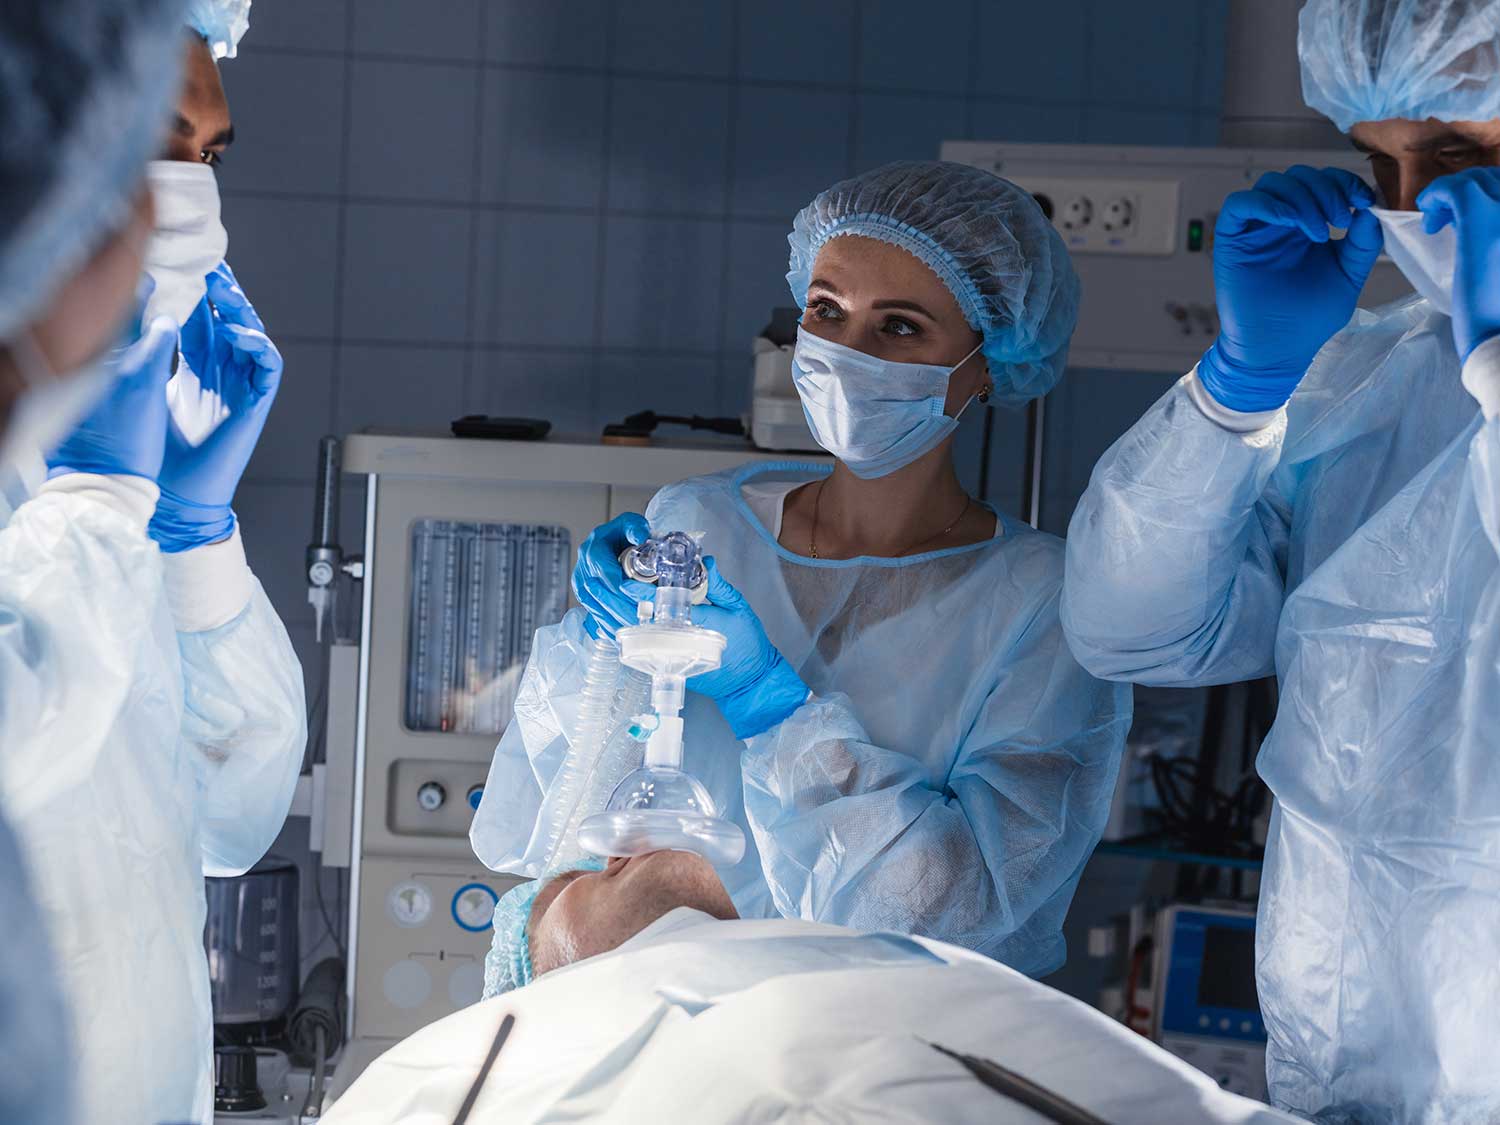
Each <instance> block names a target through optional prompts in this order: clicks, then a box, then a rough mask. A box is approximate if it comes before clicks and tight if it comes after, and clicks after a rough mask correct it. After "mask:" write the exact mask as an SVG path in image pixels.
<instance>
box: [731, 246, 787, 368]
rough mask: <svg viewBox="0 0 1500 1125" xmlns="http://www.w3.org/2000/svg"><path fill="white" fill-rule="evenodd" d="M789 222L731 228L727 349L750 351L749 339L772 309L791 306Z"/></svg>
mask: <svg viewBox="0 0 1500 1125" xmlns="http://www.w3.org/2000/svg"><path fill="white" fill-rule="evenodd" d="M791 228H792V224H791V222H790V221H787V222H781V223H760V222H735V223H732V224H730V228H729V265H728V270H727V274H728V279H729V284H728V289H727V291H726V297H725V301H724V348H725V350H726V351H728V352H731V353H736V352H737V353H739V354H742V355H749V354H750V341H751V340H753V339H754V338H755V337H756V336H757V335H759V334H760V330H761V329H762V328H764V327H765V326H766V324H767V322H769V321H770V319H771V310H772V309H774V308H778V307H784V306H790V305H792V304H794V303H795V302H794V301H793V300H792V294H791V290H789V289H788V288H787V284H786V268H787V255H788V247H787V241H786V236H787V233H788V232H789V231H790V230H791Z"/></svg>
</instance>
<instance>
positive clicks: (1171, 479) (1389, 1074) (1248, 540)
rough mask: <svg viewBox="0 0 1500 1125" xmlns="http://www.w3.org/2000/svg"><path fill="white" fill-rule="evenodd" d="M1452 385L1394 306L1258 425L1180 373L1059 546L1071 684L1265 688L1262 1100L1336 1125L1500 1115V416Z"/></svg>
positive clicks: (1429, 333) (1359, 321) (1450, 364)
mask: <svg viewBox="0 0 1500 1125" xmlns="http://www.w3.org/2000/svg"><path fill="white" fill-rule="evenodd" d="M1476 354H1477V353H1476ZM1459 373H1460V368H1459V361H1458V357H1457V355H1456V353H1455V352H1454V347H1453V341H1452V333H1451V330H1450V326H1449V323H1448V320H1447V319H1446V318H1445V317H1443V316H1441V315H1440V314H1438V313H1436V312H1435V311H1433V309H1432V308H1431V306H1430V305H1429V304H1428V303H1427V302H1426V301H1424V300H1421V299H1418V298H1408V299H1406V300H1404V301H1401V302H1397V303H1396V304H1394V305H1392V306H1389V307H1387V308H1385V309H1383V310H1381V311H1380V312H1378V313H1368V312H1363V311H1361V312H1358V313H1356V315H1355V318H1354V320H1353V321H1351V323H1350V324H1349V326H1348V327H1347V328H1346V329H1345V330H1344V331H1343V332H1341V333H1340V334H1339V335H1337V336H1335V337H1334V339H1333V340H1331V341H1330V342H1329V343H1328V344H1327V345H1326V346H1325V347H1324V348H1323V350H1322V351H1321V352H1320V353H1319V355H1318V357H1317V359H1316V360H1315V361H1314V363H1313V365H1312V367H1311V369H1310V370H1309V371H1308V373H1307V376H1306V378H1305V379H1304V381H1303V383H1302V386H1301V388H1300V389H1299V390H1298V391H1297V393H1296V395H1294V396H1293V398H1292V400H1291V402H1290V404H1289V406H1288V408H1287V411H1286V415H1285V417H1284V419H1282V418H1278V419H1277V420H1276V421H1274V422H1273V423H1272V424H1271V425H1270V426H1269V427H1267V428H1265V429H1262V430H1260V431H1257V432H1251V433H1233V432H1231V431H1229V430H1227V429H1224V428H1221V427H1220V426H1218V425H1216V424H1215V423H1214V422H1211V421H1209V420H1208V418H1207V417H1206V416H1205V415H1204V414H1203V413H1202V412H1201V411H1200V410H1199V409H1198V408H1197V407H1196V406H1195V405H1194V402H1193V400H1192V397H1191V389H1190V387H1189V385H1188V381H1187V380H1184V382H1183V383H1182V384H1179V385H1178V386H1177V387H1176V388H1174V389H1173V390H1172V391H1171V392H1169V393H1168V394H1167V395H1166V396H1165V397H1164V398H1163V399H1162V400H1161V401H1160V402H1158V403H1157V404H1156V405H1155V406H1154V407H1153V408H1152V409H1151V410H1150V411H1149V412H1148V413H1147V414H1146V415H1145V417H1144V418H1142V419H1141V421H1140V422H1138V423H1137V424H1136V425H1135V427H1134V428H1133V429H1131V430H1130V432H1129V433H1127V434H1126V435H1125V436H1124V437H1122V438H1121V439H1120V440H1119V441H1118V442H1117V443H1116V444H1115V445H1114V447H1113V448H1112V449H1111V450H1110V451H1109V452H1108V453H1107V454H1106V455H1105V457H1104V459H1103V460H1102V461H1101V462H1100V464H1099V466H1098V467H1097V468H1096V469H1095V471H1094V477H1093V481H1092V483H1091V484H1090V486H1089V489H1088V491H1087V493H1086V494H1085V495H1084V497H1083V501H1082V503H1081V504H1080V505H1079V508H1078V510H1077V512H1076V514H1075V515H1074V517H1073V524H1072V528H1071V529H1070V531H1069V536H1068V575H1067V587H1066V592H1065V594H1064V598H1063V622H1064V624H1065V626H1066V628H1067V630H1068V636H1069V639H1070V641H1071V642H1072V644H1073V647H1074V651H1075V652H1076V653H1077V654H1078V656H1079V658H1080V659H1081V660H1082V661H1083V663H1084V665H1085V666H1086V667H1088V668H1090V669H1091V670H1093V671H1094V672H1096V673H1097V674H1099V675H1104V676H1109V677H1113V678H1119V679H1128V680H1135V681H1137V682H1140V683H1148V684H1169V685H1187V684H1209V683H1221V682H1227V681H1234V680H1243V679H1246V678H1248V677H1256V676H1263V675H1268V674H1270V673H1271V672H1273V671H1274V672H1275V673H1276V675H1277V676H1278V677H1279V679H1280V683H1281V704H1280V710H1279V713H1278V715H1277V719H1276V723H1275V726H1274V727H1273V729H1272V731H1271V733H1270V736H1269V737H1268V738H1267V740H1266V742H1265V744H1264V745H1263V747H1262V748H1261V751H1260V757H1259V761H1258V768H1259V770H1260V774H1261V776H1262V777H1263V778H1264V779H1265V780H1266V783H1267V784H1268V785H1269V786H1270V788H1271V790H1272V792H1274V793H1275V795H1276V805H1275V811H1274V813H1273V815H1272V819H1271V827H1270V838H1269V840H1268V841H1267V846H1266V864H1265V875H1264V881H1263V883H1262V888H1261V899H1260V917H1259V926H1258V931H1257V938H1256V964H1257V979H1258V982H1259V990H1260V1002H1261V1007H1262V1010H1263V1012H1264V1014H1265V1020H1266V1027H1267V1030H1268V1033H1269V1036H1270V1043H1269V1047H1268V1053H1267V1070H1268V1075H1269V1079H1270V1085H1271V1091H1272V1095H1273V1098H1274V1100H1275V1101H1276V1102H1277V1104H1279V1105H1282V1106H1285V1107H1288V1108H1291V1109H1294V1110H1296V1111H1298V1112H1301V1113H1304V1114H1309V1115H1316V1116H1318V1117H1319V1118H1321V1119H1323V1120H1327V1121H1346V1120H1347V1121H1354V1120H1359V1121H1367V1120H1368V1121H1402V1122H1439V1121H1442V1122H1469V1121H1494V1120H1500V1067H1497V1066H1496V1065H1495V1058H1494V1045H1495V1044H1496V1043H1497V1042H1500V1006H1497V1004H1496V1002H1495V998H1496V996H1497V995H1500V769H1497V768H1496V766H1497V748H1500V733H1497V732H1500V661H1497V657H1500V602H1497V599H1500V584H1497V582H1496V577H1497V557H1496V552H1497V549H1500V507H1497V503H1500V497H1497V487H1500V475H1497V474H1500V423H1497V422H1495V421H1490V422H1484V421H1483V419H1482V417H1481V415H1480V414H1479V411H1478V408H1477V406H1476V404H1475V402H1474V400H1473V399H1472V398H1470V397H1469V395H1468V394H1467V393H1466V392H1465V391H1464V389H1463V387H1462V386H1461V384H1460V381H1459Z"/></svg>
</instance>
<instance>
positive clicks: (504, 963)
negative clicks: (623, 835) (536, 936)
mask: <svg viewBox="0 0 1500 1125" xmlns="http://www.w3.org/2000/svg"><path fill="white" fill-rule="evenodd" d="M566 870H567V871H603V870H604V860H602V859H598V858H596V857H592V856H591V857H589V858H587V859H582V860H579V861H578V862H577V863H575V864H573V865H572V866H570V867H568V868H566ZM563 873H564V872H563V871H554V872H552V874H550V875H543V876H542V877H541V878H540V879H532V880H531V881H530V882H528V883H520V884H518V885H517V886H514V887H512V888H511V889H510V890H508V891H506V892H505V896H504V897H503V898H501V900H500V901H499V902H497V903H495V933H494V937H493V938H492V939H491V941H490V951H489V953H487V954H486V955H485V958H484V998H485V999H486V1000H488V999H489V998H490V997H491V996H499V995H500V994H501V993H502V992H513V991H515V990H516V989H518V988H524V987H526V985H528V984H530V983H531V981H532V978H533V977H534V976H535V975H536V974H535V972H534V971H533V969H532V966H531V933H530V931H529V930H528V926H529V925H530V923H531V908H532V907H533V906H535V905H536V896H537V895H538V893H540V891H541V889H542V888H543V887H544V886H546V884H547V883H548V881H550V880H551V879H553V878H555V877H556V876H558V875H561V874H563Z"/></svg>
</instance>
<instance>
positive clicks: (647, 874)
mask: <svg viewBox="0 0 1500 1125" xmlns="http://www.w3.org/2000/svg"><path fill="white" fill-rule="evenodd" d="M679 906H689V907H692V908H693V909H694V910H701V911H703V912H704V913H705V914H709V915H711V916H713V917H715V918H724V919H727V918H737V917H739V915H738V914H736V913H735V909H734V903H732V902H731V901H730V900H729V892H727V891H726V890H725V889H724V884H723V883H722V882H720V881H719V877H718V875H716V874H715V873H714V869H713V867H712V865H711V864H709V862H708V861H707V860H706V859H704V858H703V857H702V856H700V855H695V854H694V853H692V852H665V851H664V852H651V853H649V854H647V855H640V856H633V857H631V858H629V859H619V858H616V859H612V860H610V861H609V862H608V864H606V865H605V868H604V870H603V871H588V870H579V871H566V872H563V873H562V874H560V875H558V876H557V877H555V878H553V879H551V880H549V881H548V882H547V883H545V884H544V885H543V887H542V889H541V891H540V892H539V893H538V894H537V896H536V901H535V902H534V903H533V904H532V907H531V917H530V920H529V922H528V925H527V927H526V932H527V935H528V937H529V938H530V946H531V962H532V967H533V971H534V973H535V974H536V975H537V976H541V974H543V973H548V972H551V971H552V970H553V969H560V968H562V967H563V966H564V965H571V964H572V963H573V962H574V961H581V960H583V958H585V957H593V956H596V955H597V954H600V953H607V952H609V951H610V950H611V949H614V948H616V947H618V946H619V945H621V944H622V943H623V942H625V941H627V940H628V939H630V938H632V937H634V936H635V935H636V934H638V933H640V932H641V931H642V930H644V929H645V928H646V927H647V926H649V925H650V924H651V923H652V922H654V921H656V920H657V919H658V918H660V917H661V916H662V915H664V914H666V913H668V912H669V911H672V910H675V909H676V908H677V907H679Z"/></svg>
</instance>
